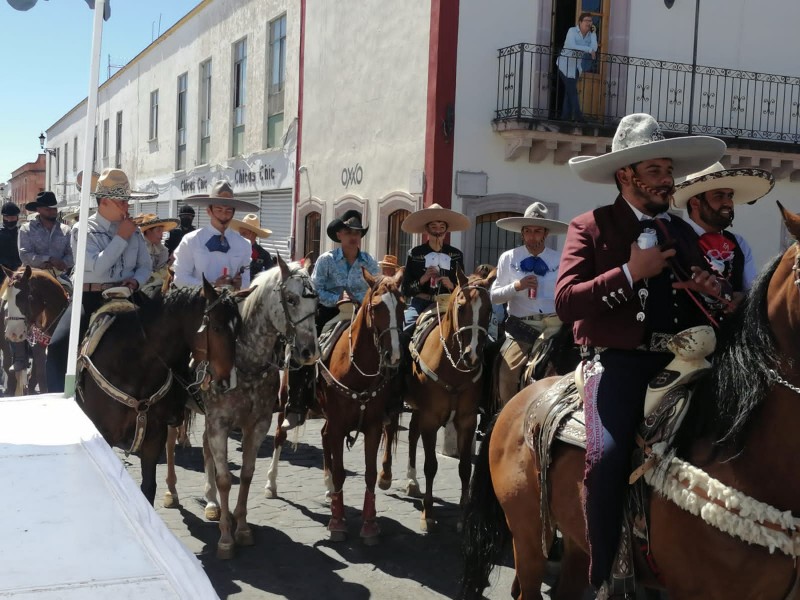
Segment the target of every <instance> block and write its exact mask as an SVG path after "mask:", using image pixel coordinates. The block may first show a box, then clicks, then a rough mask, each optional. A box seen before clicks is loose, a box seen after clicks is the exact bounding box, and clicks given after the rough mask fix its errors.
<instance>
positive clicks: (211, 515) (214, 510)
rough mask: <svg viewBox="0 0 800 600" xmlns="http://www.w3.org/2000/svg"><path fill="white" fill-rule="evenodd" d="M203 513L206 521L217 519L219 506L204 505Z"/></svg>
mask: <svg viewBox="0 0 800 600" xmlns="http://www.w3.org/2000/svg"><path fill="white" fill-rule="evenodd" d="M205 515H206V520H208V521H219V506H214V505H211V504H210V505H208V506H206V510H205Z"/></svg>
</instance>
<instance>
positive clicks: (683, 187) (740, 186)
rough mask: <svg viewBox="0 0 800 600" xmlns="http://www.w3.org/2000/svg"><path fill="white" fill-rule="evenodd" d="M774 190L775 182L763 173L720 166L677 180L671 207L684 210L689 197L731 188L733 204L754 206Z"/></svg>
mask: <svg viewBox="0 0 800 600" xmlns="http://www.w3.org/2000/svg"><path fill="white" fill-rule="evenodd" d="M774 186H775V178H774V177H773V176H772V173H770V172H769V171H765V170H764V169H726V168H725V167H723V166H722V165H721V164H720V163H714V164H713V165H711V166H710V167H708V168H707V169H704V170H703V171H700V172H698V173H692V174H691V175H688V176H687V177H685V178H683V180H681V181H678V180H676V181H675V193H674V194H673V196H672V203H673V204H674V205H675V208H686V205H687V204H688V203H689V198H691V197H692V196H697V195H698V194H702V193H703V192H709V191H711V190H717V189H719V188H730V189H732V190H733V203H734V204H745V203H747V204H753V203H754V202H755V201H756V200H758V199H759V198H763V197H764V196H766V195H767V194H769V192H770V191H771V190H772V188H773V187H774Z"/></svg>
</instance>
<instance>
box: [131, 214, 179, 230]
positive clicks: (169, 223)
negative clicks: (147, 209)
mask: <svg viewBox="0 0 800 600" xmlns="http://www.w3.org/2000/svg"><path fill="white" fill-rule="evenodd" d="M133 222H134V223H136V224H137V225H138V226H139V229H140V230H141V232H142V233H144V232H145V231H147V230H148V229H152V228H153V227H163V228H164V231H165V232H167V231H172V230H173V229H175V228H176V227H177V226H178V225H180V224H181V222H180V220H179V219H161V218H159V216H158V215H156V214H153V213H141V214H139V215H137V216H136V217H134V219H133Z"/></svg>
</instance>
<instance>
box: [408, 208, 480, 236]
mask: <svg viewBox="0 0 800 600" xmlns="http://www.w3.org/2000/svg"><path fill="white" fill-rule="evenodd" d="M431 221H444V222H445V223H447V230H448V231H464V230H465V229H469V226H470V222H469V219H468V218H467V217H465V216H464V215H462V214H461V213H457V212H456V211H454V210H450V209H449V208H444V207H443V206H441V205H439V204H431V205H430V206H428V207H427V208H423V209H422V210H418V211H417V212H415V213H411V214H410V215H408V216H407V217H406V218H405V219H404V220H403V224H402V225H401V226H400V228H401V229H402V230H403V231H405V232H406V233H425V225H427V224H428V223H430V222H431Z"/></svg>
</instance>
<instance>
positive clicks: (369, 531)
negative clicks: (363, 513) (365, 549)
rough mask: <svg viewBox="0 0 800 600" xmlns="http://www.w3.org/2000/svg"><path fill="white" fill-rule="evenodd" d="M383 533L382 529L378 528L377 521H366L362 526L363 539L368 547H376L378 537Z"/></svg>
mask: <svg viewBox="0 0 800 600" xmlns="http://www.w3.org/2000/svg"><path fill="white" fill-rule="evenodd" d="M380 533H381V528H380V527H378V523H376V522H375V520H374V519H373V520H371V521H364V523H363V524H362V525H361V533H360V534H359V535H361V539H362V540H363V541H364V544H365V545H366V546H374V545H375V544H377V543H378V536H379V535H380Z"/></svg>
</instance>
